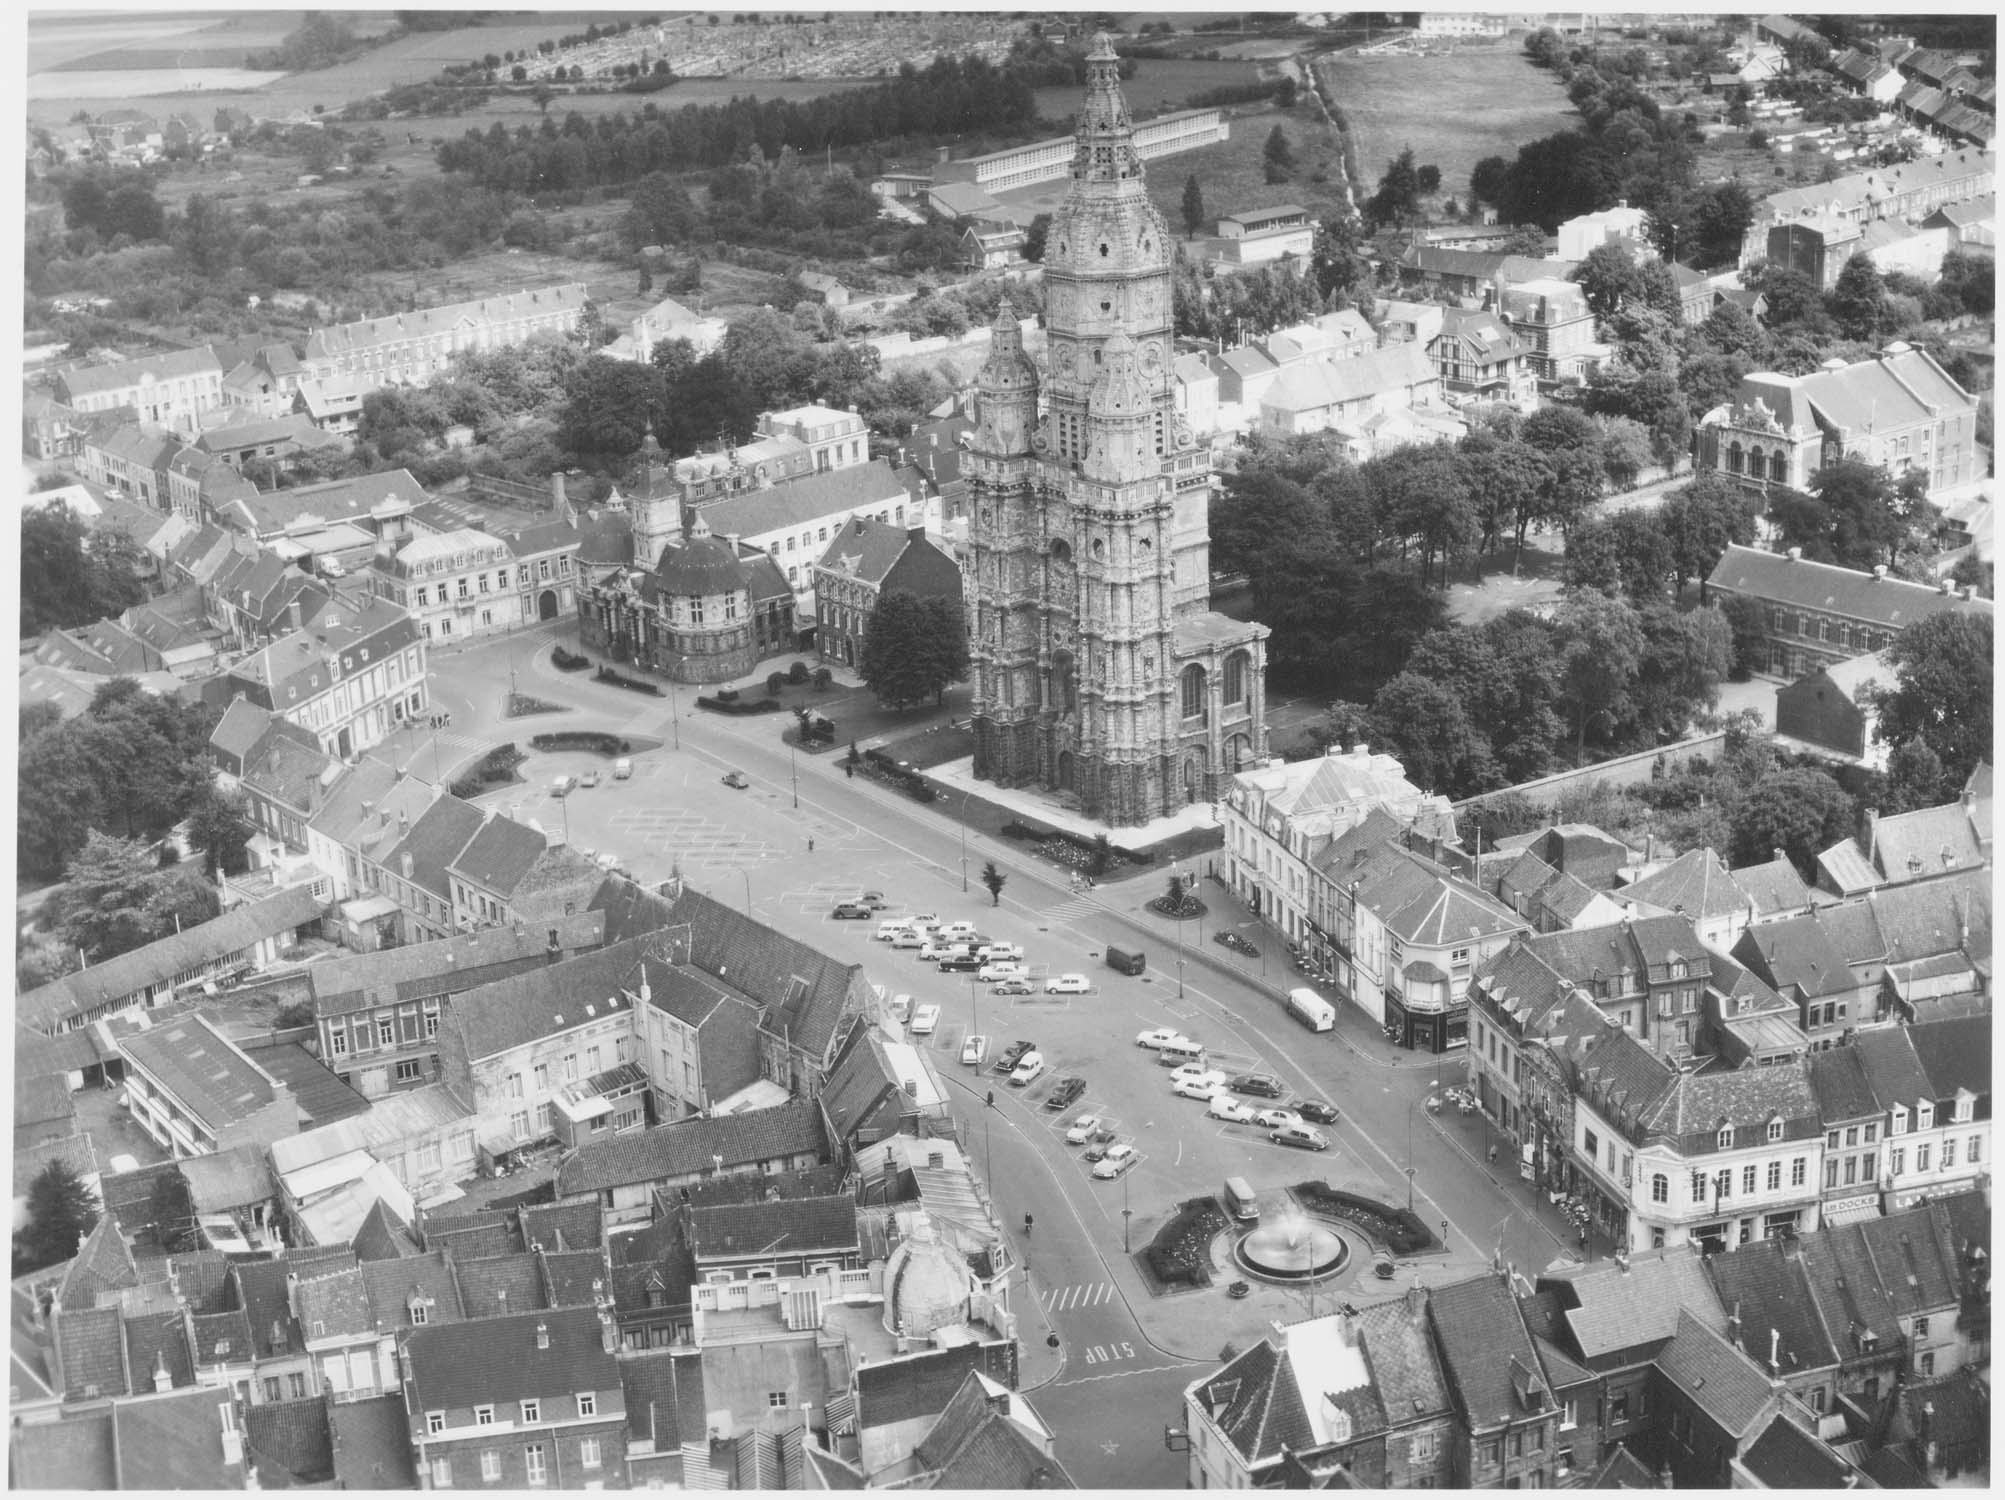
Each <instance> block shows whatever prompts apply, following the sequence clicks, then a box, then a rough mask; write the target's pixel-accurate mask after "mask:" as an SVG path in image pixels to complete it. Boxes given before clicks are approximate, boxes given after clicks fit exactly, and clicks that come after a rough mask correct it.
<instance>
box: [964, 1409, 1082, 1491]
mask: <svg viewBox="0 0 2005 1500" xmlns="http://www.w3.org/2000/svg"><path fill="white" fill-rule="evenodd" d="M929 1436H930V1434H929ZM945 1446H946V1445H945V1444H944V1443H943V1444H942V1445H941V1447H942V1448H943V1449H944V1448H945ZM929 1487H930V1488H933V1489H942V1490H1029V1489H1054V1490H1069V1489H1073V1488H1076V1486H1075V1485H1074V1483H1073V1481H1072V1476H1071V1475H1070V1474H1068V1473H1067V1472H1066V1471H1065V1466H1064V1465H1063V1464H1061V1463H1059V1461H1058V1460H1057V1459H1056V1458H1053V1457H1050V1456H1048V1455H1047V1454H1046V1453H1045V1452H1044V1450H1043V1449H1042V1448H1040V1447H1038V1445H1037V1444H1036V1443H1034V1442H1033V1441H1031V1439H1030V1437H1029V1436H1028V1435H1027V1434H1026V1433H1025V1432H1024V1430H1023V1429H1022V1428H1021V1427H1019V1426H1018V1425H1017V1424H1016V1423H1015V1422H1013V1421H1011V1420H1010V1419H1009V1418H1008V1417H1004V1416H998V1415H996V1414H995V1413H993V1412H988V1413H985V1414H984V1415H983V1417H982V1418H981V1419H980V1421H979V1422H978V1423H977V1424H976V1426H975V1428H974V1430H973V1431H972V1432H970V1433H968V1434H967V1436H966V1437H964V1438H963V1439H962V1440H961V1441H960V1442H959V1443H958V1444H957V1445H956V1446H954V1447H953V1449H952V1450H951V1451H950V1452H946V1453H944V1454H943V1455H942V1457H941V1458H940V1461H939V1466H938V1468H937V1469H936V1470H935V1472H934V1474H933V1477H932V1481H931V1484H930V1486H929Z"/></svg>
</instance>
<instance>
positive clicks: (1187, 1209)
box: [1142, 1198, 1231, 1287]
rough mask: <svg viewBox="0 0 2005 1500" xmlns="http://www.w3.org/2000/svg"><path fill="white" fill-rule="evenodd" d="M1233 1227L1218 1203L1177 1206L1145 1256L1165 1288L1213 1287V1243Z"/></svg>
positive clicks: (1204, 1200) (1195, 1200)
mask: <svg viewBox="0 0 2005 1500" xmlns="http://www.w3.org/2000/svg"><path fill="white" fill-rule="evenodd" d="M1230 1227H1231V1225H1230V1223H1229V1222H1228V1221H1227V1220H1226V1217H1225V1213H1224V1211H1223V1210H1222V1209H1220V1208H1219V1206H1218V1204H1217V1203H1216V1202H1215V1201H1213V1200H1212V1199H1210V1198H1192V1199H1191V1200H1190V1201H1188V1202H1187V1203H1183V1204H1181V1205H1179V1206H1178V1208H1177V1212H1176V1216H1175V1217H1174V1218H1172V1219H1171V1220H1170V1221H1169V1223H1167V1224H1165V1225H1163V1227H1162V1228H1161V1229H1159V1230H1157V1231H1156V1237H1155V1238H1154V1239H1152V1240H1150V1241H1149V1245H1148V1248H1147V1249H1146V1250H1144V1251H1143V1252H1142V1254H1143V1255H1144V1257H1146V1258H1147V1260H1148V1263H1149V1269H1150V1270H1151V1271H1152V1272H1154V1273H1155V1276H1156V1279H1157V1280H1158V1281H1161V1282H1162V1283H1163V1284H1164V1285H1166V1286H1194V1287H1195V1286H1210V1285H1211V1242H1212V1241H1213V1240H1215V1239H1216V1238H1218V1236H1219V1235H1220V1234H1221V1233H1223V1232H1224V1231H1225V1230H1226V1229H1229V1228H1230Z"/></svg>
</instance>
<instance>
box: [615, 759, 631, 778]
mask: <svg viewBox="0 0 2005 1500" xmlns="http://www.w3.org/2000/svg"><path fill="white" fill-rule="evenodd" d="M633 774H634V763H633V760H632V758H631V757H630V756H625V755H622V756H621V757H620V758H619V759H618V760H616V761H614V762H613V780H615V781H627V780H630V779H631V778H632V776H633Z"/></svg>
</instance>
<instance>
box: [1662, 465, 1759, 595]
mask: <svg viewBox="0 0 2005 1500" xmlns="http://www.w3.org/2000/svg"><path fill="white" fill-rule="evenodd" d="M1758 513H1759V502H1758V501H1757V500H1755V499H1754V498H1753V497H1752V496H1751V495H1749V493H1748V492H1747V491H1746V490H1744V489H1742V488H1741V487H1740V486H1739V485H1737V484H1733V483H1731V482H1730V481H1728V480H1725V479H1722V478H1721V477H1720V476H1718V475H1717V474H1701V475H1700V476H1699V477H1698V478H1696V479H1694V480H1693V481H1692V482H1691V483H1690V484H1683V485H1680V486H1678V488H1677V489H1675V490H1672V491H1671V492H1670V493H1669V494H1668V495H1666V496H1665V497H1664V503H1663V504H1662V505H1661V506H1659V507H1658V510H1657V522H1658V524H1659V526H1661V527H1662V528H1663V532H1664V537H1665V540H1667V541H1668V542H1669V543H1670V544H1671V562H1672V566H1673V567H1674V568H1675V569H1676V570H1677V589H1678V590H1679V591H1680V592H1682V591H1683V589H1684V586H1685V580H1686V579H1687V578H1697V579H1699V580H1701V581H1703V580H1704V579H1706V578H1708V577H1710V576H1711V574H1712V571H1713V569H1714V567H1716V566H1717V565H1718V563H1719V560H1720V559H1721V558H1722V557H1724V556H1726V550H1727V548H1728V547H1731V546H1742V547H1745V546H1748V545H1749V544H1750V543H1752V542H1753V541H1754V537H1755V522H1756V519H1757V517H1758Z"/></svg>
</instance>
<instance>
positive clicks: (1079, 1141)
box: [1065, 1115, 1100, 1146]
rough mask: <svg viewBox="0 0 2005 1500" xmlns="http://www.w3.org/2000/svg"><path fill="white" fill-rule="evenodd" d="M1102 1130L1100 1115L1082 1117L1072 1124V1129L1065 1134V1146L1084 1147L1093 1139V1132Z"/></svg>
mask: <svg viewBox="0 0 2005 1500" xmlns="http://www.w3.org/2000/svg"><path fill="white" fill-rule="evenodd" d="M1099 1128H1100V1117H1099V1116H1098V1115H1081V1116H1079V1118H1078V1119H1076V1120H1074V1121H1073V1122H1072V1128H1071V1129H1070V1130H1068V1131H1066V1132H1065V1144H1066V1145H1068V1146H1083V1145H1085V1144H1086V1143H1087V1142H1088V1141H1090V1140H1092V1139H1093V1132H1094V1131H1096V1130H1098V1129H1099Z"/></svg>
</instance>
